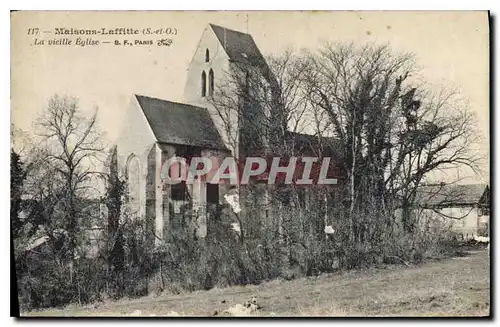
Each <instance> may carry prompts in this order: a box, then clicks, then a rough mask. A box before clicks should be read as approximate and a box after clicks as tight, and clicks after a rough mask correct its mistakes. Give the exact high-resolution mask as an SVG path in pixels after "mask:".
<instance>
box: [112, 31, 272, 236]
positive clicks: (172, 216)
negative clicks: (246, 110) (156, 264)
mask: <svg viewBox="0 0 500 327" xmlns="http://www.w3.org/2000/svg"><path fill="white" fill-rule="evenodd" d="M242 66H243V67H246V68H247V69H248V70H247V71H251V70H252V69H254V70H255V69H257V70H258V69H262V67H267V65H266V62H265V59H264V57H263V56H262V54H261V53H260V51H259V48H258V47H257V45H256V43H255V42H254V40H253V38H252V36H250V35H249V34H246V33H241V32H237V31H234V30H230V29H227V28H224V27H220V26H216V25H213V24H209V25H208V26H207V27H206V28H205V30H204V31H203V33H202V36H201V39H200V41H199V43H198V47H197V48H196V51H195V53H194V55H193V58H192V60H191V63H190V64H189V69H188V72H187V75H188V76H187V82H186V85H185V90H184V102H183V103H177V102H172V101H169V100H167V99H158V98H151V97H148V96H145V95H137V94H136V95H134V96H133V99H132V101H131V103H130V106H129V108H128V112H127V118H126V123H125V125H124V126H125V128H124V130H123V133H122V135H121V136H120V137H119V139H118V142H117V160H118V166H119V169H120V170H121V173H122V175H123V176H125V177H126V180H127V185H128V197H129V198H128V202H129V210H130V212H131V213H132V214H133V215H135V216H136V217H140V218H146V219H147V220H149V221H151V228H153V229H154V231H155V236H156V238H157V239H158V240H161V239H165V237H166V235H167V234H168V232H169V230H170V229H172V228H175V227H176V225H178V224H183V223H185V222H184V221H182V220H183V219H185V216H186V212H185V210H186V209H185V206H183V204H185V203H190V204H191V205H190V206H189V210H190V212H189V216H190V217H191V220H192V223H193V225H194V226H195V231H196V234H197V235H198V236H199V237H204V236H205V235H206V233H207V220H208V221H209V220H210V218H211V216H210V212H209V211H208V212H207V207H209V206H210V205H211V204H214V205H216V204H219V203H222V202H223V201H224V199H223V195H224V194H225V192H227V188H226V187H224V186H223V185H217V184H209V183H203V182H199V181H198V182H197V183H195V184H193V185H186V184H183V183H181V184H178V185H162V181H161V167H162V165H163V163H164V162H165V161H166V160H167V159H169V158H171V157H173V156H186V155H193V156H206V157H220V158H222V157H225V156H228V155H232V156H235V157H237V156H239V155H240V154H241V152H242V151H243V150H244V149H243V146H242V145H241V144H239V142H236V143H234V142H232V141H231V140H232V139H233V136H234V135H232V134H231V133H232V132H231V131H228V130H227V128H225V127H224V126H225V123H224V122H223V121H221V118H220V115H218V114H217V113H216V111H215V108H214V106H213V105H212V104H211V101H210V99H211V98H212V97H213V96H214V89H215V88H216V87H217V84H218V83H222V82H223V76H224V74H225V72H228V71H229V72H230V71H235V70H237V69H241V67H242ZM229 119H230V121H231V127H232V129H233V131H235V130H239V129H242V128H243V125H242V123H241V117H238V115H233V116H231V117H229Z"/></svg>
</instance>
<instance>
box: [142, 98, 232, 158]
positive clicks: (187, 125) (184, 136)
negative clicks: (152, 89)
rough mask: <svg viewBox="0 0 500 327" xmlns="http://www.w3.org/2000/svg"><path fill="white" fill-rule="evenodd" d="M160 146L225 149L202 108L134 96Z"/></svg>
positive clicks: (209, 118)
mask: <svg viewBox="0 0 500 327" xmlns="http://www.w3.org/2000/svg"><path fill="white" fill-rule="evenodd" d="M136 98H137V101H138V102H139V106H140V107H141V109H142V111H143V112H144V115H145V116H146V119H147V121H148V123H149V125H150V126H151V129H152V130H153V134H154V135H155V137H156V139H157V141H158V142H160V143H172V144H181V145H190V146H198V147H203V148H211V149H224V150H225V149H226V147H225V145H224V142H223V141H222V138H221V136H220V134H219V132H218V131H217V128H216V127H215V124H214V122H213V121H212V118H211V117H210V114H209V112H208V110H207V109H206V108H201V107H196V106H192V105H188V104H184V103H177V102H171V101H166V100H161V99H156V98H150V97H146V96H142V95H136Z"/></svg>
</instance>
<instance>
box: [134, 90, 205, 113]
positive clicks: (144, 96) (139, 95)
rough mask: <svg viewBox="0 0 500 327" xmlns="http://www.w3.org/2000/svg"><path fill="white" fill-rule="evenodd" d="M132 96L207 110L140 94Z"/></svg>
mask: <svg viewBox="0 0 500 327" xmlns="http://www.w3.org/2000/svg"><path fill="white" fill-rule="evenodd" d="M134 95H135V96H136V97H143V98H148V99H153V100H158V101H164V102H169V103H172V104H179V105H182V106H187V107H193V108H197V109H205V110H207V108H206V107H200V106H195V105H193V104H189V103H184V102H177V101H171V100H166V99H161V98H157V97H152V96H148V95H141V94H137V93H134Z"/></svg>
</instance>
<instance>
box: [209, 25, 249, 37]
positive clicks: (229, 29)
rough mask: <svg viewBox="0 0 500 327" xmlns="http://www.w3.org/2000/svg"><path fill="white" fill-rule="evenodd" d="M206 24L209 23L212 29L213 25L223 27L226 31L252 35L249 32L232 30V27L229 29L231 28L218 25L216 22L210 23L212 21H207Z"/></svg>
mask: <svg viewBox="0 0 500 327" xmlns="http://www.w3.org/2000/svg"><path fill="white" fill-rule="evenodd" d="M208 25H210V27H212V29H213V28H214V27H218V28H223V29H225V30H228V31H231V32H234V33H239V34H244V35H248V36H250V37H252V35H251V34H250V33H245V32H240V31H237V30H233V29H231V28H227V27H224V26H220V25H216V24H212V23H208Z"/></svg>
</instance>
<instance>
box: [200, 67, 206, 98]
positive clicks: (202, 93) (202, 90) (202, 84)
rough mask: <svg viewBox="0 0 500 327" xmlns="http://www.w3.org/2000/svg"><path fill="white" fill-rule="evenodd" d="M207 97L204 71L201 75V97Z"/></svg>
mask: <svg viewBox="0 0 500 327" xmlns="http://www.w3.org/2000/svg"><path fill="white" fill-rule="evenodd" d="M206 95H207V74H205V71H203V73H201V96H202V97H204V96H206Z"/></svg>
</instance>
